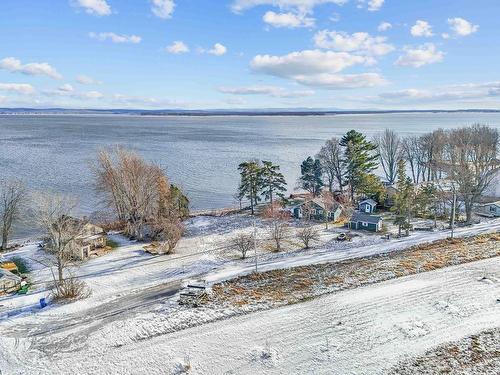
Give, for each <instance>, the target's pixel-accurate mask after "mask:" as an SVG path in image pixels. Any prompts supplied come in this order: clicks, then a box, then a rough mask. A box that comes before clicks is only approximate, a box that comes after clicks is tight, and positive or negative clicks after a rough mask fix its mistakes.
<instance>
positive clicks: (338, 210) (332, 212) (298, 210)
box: [287, 198, 342, 221]
mask: <svg viewBox="0 0 500 375" xmlns="http://www.w3.org/2000/svg"><path fill="white" fill-rule="evenodd" d="M287 211H289V212H290V214H291V215H292V216H293V217H294V218H296V219H302V218H303V217H304V216H305V215H307V214H308V213H309V214H310V215H311V219H315V220H325V214H326V215H327V217H328V220H330V221H337V220H339V219H340V215H342V206H341V205H340V204H339V203H337V202H335V203H334V204H333V205H332V207H327V205H326V204H325V203H324V202H323V201H322V200H321V199H319V198H314V199H312V200H305V199H304V200H302V199H297V200H295V201H293V202H291V204H290V205H289V206H288V207H287Z"/></svg>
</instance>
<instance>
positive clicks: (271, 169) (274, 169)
mask: <svg viewBox="0 0 500 375" xmlns="http://www.w3.org/2000/svg"><path fill="white" fill-rule="evenodd" d="M260 174H261V185H262V192H263V194H264V198H265V199H266V200H268V201H269V203H270V204H271V207H273V200H274V198H275V197H276V196H278V197H280V198H283V197H284V196H285V194H284V192H285V191H286V181H285V177H283V174H282V173H281V172H280V167H279V165H275V164H273V163H272V162H270V161H262V168H261V170H260Z"/></svg>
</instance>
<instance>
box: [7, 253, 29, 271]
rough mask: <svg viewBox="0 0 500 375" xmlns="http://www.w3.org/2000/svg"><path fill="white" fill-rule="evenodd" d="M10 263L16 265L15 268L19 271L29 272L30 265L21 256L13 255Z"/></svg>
mask: <svg viewBox="0 0 500 375" xmlns="http://www.w3.org/2000/svg"><path fill="white" fill-rule="evenodd" d="M10 261H11V262H12V263H14V264H15V265H16V267H17V270H18V271H19V273H29V272H30V267H29V265H28V263H27V262H26V261H25V260H24V259H23V258H21V257H14V258H12V259H10Z"/></svg>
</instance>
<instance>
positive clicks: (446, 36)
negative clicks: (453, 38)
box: [441, 33, 450, 39]
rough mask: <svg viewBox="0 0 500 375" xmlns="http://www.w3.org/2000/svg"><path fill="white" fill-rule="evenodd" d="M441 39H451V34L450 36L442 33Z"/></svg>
mask: <svg viewBox="0 0 500 375" xmlns="http://www.w3.org/2000/svg"><path fill="white" fill-rule="evenodd" d="M441 37H442V38H443V39H450V34H448V33H442V34H441Z"/></svg>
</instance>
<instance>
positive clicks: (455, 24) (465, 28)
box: [448, 17, 479, 36]
mask: <svg viewBox="0 0 500 375" xmlns="http://www.w3.org/2000/svg"><path fill="white" fill-rule="evenodd" d="M448 24H449V25H450V28H451V30H452V31H453V33H454V34H455V35H456V36H467V35H471V34H473V33H475V32H476V31H478V30H479V26H478V25H473V24H472V23H470V22H469V21H467V20H465V19H463V18H459V17H457V18H449V19H448Z"/></svg>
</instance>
